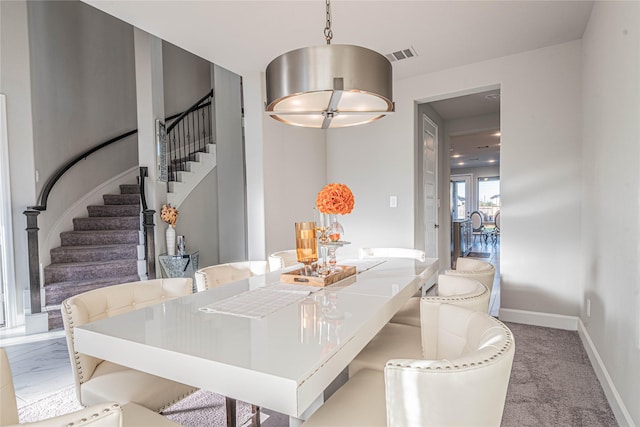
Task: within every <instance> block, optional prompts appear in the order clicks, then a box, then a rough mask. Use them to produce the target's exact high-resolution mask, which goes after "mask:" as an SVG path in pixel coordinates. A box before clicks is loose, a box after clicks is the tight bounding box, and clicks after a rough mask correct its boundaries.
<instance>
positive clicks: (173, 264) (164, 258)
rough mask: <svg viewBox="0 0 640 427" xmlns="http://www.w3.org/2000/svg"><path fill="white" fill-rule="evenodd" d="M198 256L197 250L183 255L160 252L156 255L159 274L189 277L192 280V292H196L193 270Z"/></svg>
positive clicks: (196, 266) (195, 269) (195, 267)
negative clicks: (158, 263)
mask: <svg viewBox="0 0 640 427" xmlns="http://www.w3.org/2000/svg"><path fill="white" fill-rule="evenodd" d="M199 258H200V252H198V251H196V252H193V253H190V254H187V253H185V254H184V255H169V254H161V255H159V256H158V261H159V262H160V274H161V275H162V277H190V278H191V279H192V280H193V292H197V291H196V278H195V272H196V271H197V270H198V261H199Z"/></svg>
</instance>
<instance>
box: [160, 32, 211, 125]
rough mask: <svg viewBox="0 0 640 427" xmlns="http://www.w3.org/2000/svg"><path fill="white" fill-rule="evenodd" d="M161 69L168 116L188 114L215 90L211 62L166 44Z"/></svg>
mask: <svg viewBox="0 0 640 427" xmlns="http://www.w3.org/2000/svg"><path fill="white" fill-rule="evenodd" d="M162 68H163V74H164V112H165V114H166V115H167V116H171V115H173V114H176V113H180V112H182V111H185V110H186V109H187V108H189V107H191V106H192V105H193V104H194V103H195V102H196V101H197V100H198V99H200V98H202V97H203V96H204V95H205V94H206V93H207V92H208V91H210V90H211V88H212V87H213V85H212V82H211V63H210V62H209V61H207V60H204V59H202V58H200V57H199V56H196V55H194V54H192V53H189V52H187V51H185V50H184V49H181V48H179V47H177V46H175V45H172V44H171V43H168V42H165V41H163V42H162Z"/></svg>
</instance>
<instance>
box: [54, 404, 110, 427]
mask: <svg viewBox="0 0 640 427" xmlns="http://www.w3.org/2000/svg"><path fill="white" fill-rule="evenodd" d="M118 407H120V405H118V404H117V403H116V404H114V405H112V406H111V408H113V409H117V408H118ZM109 412H111V409H110V408H105V409H103V410H102V414H108V413H109ZM100 415H101V414H92V415H91V417H90V418H91V419H92V420H93V419H96V418H98V417H99V416H100ZM87 421H88V420H87V418H81V419H80V420H79V421H78V422H77V423H74V422H71V423H69V424H66V425H65V427H73V426H76V425H82V424H84V423H86V422H87Z"/></svg>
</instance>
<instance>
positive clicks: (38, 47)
mask: <svg viewBox="0 0 640 427" xmlns="http://www.w3.org/2000/svg"><path fill="white" fill-rule="evenodd" d="M27 8H28V13H29V41H30V43H29V44H30V53H31V54H30V56H31V87H32V98H33V136H34V147H35V161H36V169H37V170H38V173H39V176H40V180H39V181H38V183H37V190H38V191H39V190H40V189H41V188H42V186H43V185H44V183H45V180H46V178H47V177H49V176H50V175H51V174H52V173H53V172H54V171H55V170H56V169H57V168H58V167H59V166H60V165H62V164H63V163H65V162H66V161H68V160H69V158H70V157H72V156H74V155H76V154H79V153H80V152H82V151H84V150H86V149H88V148H91V147H93V146H95V145H97V144H99V143H101V142H104V141H106V140H107V139H109V138H112V137H114V136H117V135H118V134H120V133H123V132H126V131H129V130H133V129H136V127H137V123H136V99H135V69H134V51H133V27H132V26H131V25H129V24H126V23H124V22H122V21H120V20H117V19H115V18H113V17H111V16H109V15H107V14H105V13H103V12H101V11H98V10H97V9H95V8H93V7H91V6H88V5H86V4H84V3H82V2H77V1H46V2H38V1H30V2H27ZM132 145H134V146H135V142H133V144H126V143H122V144H120V145H119V150H118V152H119V153H120V154H121V156H120V157H119V158H118V159H116V161H114V162H110V163H113V164H115V165H117V167H119V168H121V170H120V171H123V170H126V169H128V168H129V167H130V166H132V165H135V164H136V163H137V158H136V156H135V154H134V155H133V156H132V155H130V154H131V152H133V153H136V152H137V151H136V150H135V149H134V150H130V152H129V153H128V152H127V149H126V148H125V147H130V146H132ZM101 163H102V162H101ZM113 175H115V173H112V175H111V176H113ZM96 178H98V177H96ZM83 181H85V182H84V185H83V186H84V187H87V186H89V185H91V184H90V183H100V182H102V181H104V179H102V177H99V178H98V179H91V177H87V178H86V179H85V180H83ZM86 181H88V182H86ZM94 186H95V185H92V186H91V187H89V188H93V187H94ZM67 191H68V190H67V189H65V192H67Z"/></svg>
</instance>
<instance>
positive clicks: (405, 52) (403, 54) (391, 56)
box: [385, 47, 418, 62]
mask: <svg viewBox="0 0 640 427" xmlns="http://www.w3.org/2000/svg"><path fill="white" fill-rule="evenodd" d="M385 56H386V57H387V59H388V60H389V61H391V62H395V61H401V60H403V59H409V58H413V57H414V56H418V54H417V53H416V50H415V49H414V48H413V47H410V48H408V49H402V50H397V51H395V52H392V53H387V54H386V55H385Z"/></svg>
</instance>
